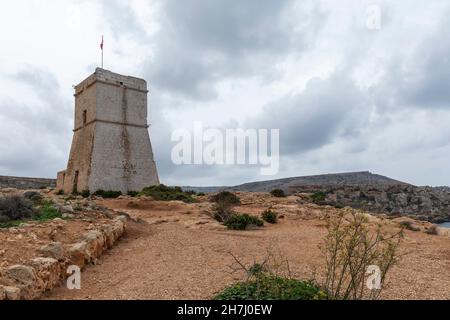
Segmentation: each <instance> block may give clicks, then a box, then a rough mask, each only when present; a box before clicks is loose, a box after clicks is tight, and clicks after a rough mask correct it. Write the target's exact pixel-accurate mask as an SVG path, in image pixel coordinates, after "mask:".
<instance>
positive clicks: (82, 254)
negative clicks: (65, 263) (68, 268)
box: [68, 242, 89, 269]
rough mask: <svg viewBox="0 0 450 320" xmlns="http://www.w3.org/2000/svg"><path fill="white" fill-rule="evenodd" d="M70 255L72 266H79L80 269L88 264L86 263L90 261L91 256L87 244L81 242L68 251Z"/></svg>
mask: <svg viewBox="0 0 450 320" xmlns="http://www.w3.org/2000/svg"><path fill="white" fill-rule="evenodd" d="M68 255H69V259H70V264H71V265H75V266H78V267H79V268H80V269H83V267H84V266H85V264H86V261H87V260H89V254H88V252H87V243H86V242H79V243H75V244H73V245H72V246H70V247H69V249H68Z"/></svg>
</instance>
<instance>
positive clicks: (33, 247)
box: [0, 189, 126, 300]
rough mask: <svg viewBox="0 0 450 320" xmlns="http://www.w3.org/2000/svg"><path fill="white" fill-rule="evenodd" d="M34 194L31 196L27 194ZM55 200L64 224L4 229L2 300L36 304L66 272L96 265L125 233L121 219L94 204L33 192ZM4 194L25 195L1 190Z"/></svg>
mask: <svg viewBox="0 0 450 320" xmlns="http://www.w3.org/2000/svg"><path fill="white" fill-rule="evenodd" d="M28 192H30V191H28ZM32 192H33V193H39V194H41V195H42V196H43V197H44V199H46V200H52V201H54V203H55V205H54V206H55V207H56V208H58V209H59V211H60V212H61V213H62V215H61V216H62V218H56V219H54V220H50V221H26V222H24V223H22V224H21V225H19V226H18V227H13V228H4V229H1V228H0V300H3V299H5V298H6V299H8V300H16V299H35V298H39V297H40V296H41V294H42V293H43V292H45V291H47V290H50V289H52V288H53V287H54V286H56V285H59V283H60V281H62V280H63V278H64V277H65V275H66V267H68V266H69V265H77V266H79V267H80V268H83V267H84V266H85V265H87V264H91V263H96V262H97V259H98V258H99V257H100V255H101V254H102V253H103V251H104V250H106V249H107V248H110V247H112V245H113V244H114V243H115V242H116V240H118V238H119V237H120V236H121V235H122V233H123V227H124V220H126V219H125V218H126V217H122V218H121V219H119V220H120V221H119V220H118V218H119V217H120V214H118V213H116V212H114V211H112V210H110V209H107V208H104V207H101V206H98V205H97V204H96V203H95V202H93V201H90V200H86V199H82V198H70V199H67V198H65V197H60V196H56V195H54V194H53V193H51V192H50V191H42V190H39V191H32ZM4 193H14V194H16V193H18V194H20V193H23V192H18V191H17V190H11V189H3V190H2V194H4Z"/></svg>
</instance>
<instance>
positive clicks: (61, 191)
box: [56, 190, 64, 196]
mask: <svg viewBox="0 0 450 320" xmlns="http://www.w3.org/2000/svg"><path fill="white" fill-rule="evenodd" d="M56 195H57V196H63V195H64V190H58V191H57V192H56Z"/></svg>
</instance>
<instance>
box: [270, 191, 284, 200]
mask: <svg viewBox="0 0 450 320" xmlns="http://www.w3.org/2000/svg"><path fill="white" fill-rule="evenodd" d="M270 194H271V195H272V196H273V197H276V198H285V197H286V194H285V193H284V191H283V190H281V189H275V190H272V191H271V192H270Z"/></svg>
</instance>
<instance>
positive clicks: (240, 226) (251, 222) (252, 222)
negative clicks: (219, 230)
mask: <svg viewBox="0 0 450 320" xmlns="http://www.w3.org/2000/svg"><path fill="white" fill-rule="evenodd" d="M225 226H227V228H228V229H230V230H247V229H248V228H250V227H252V226H253V227H262V226H264V221H262V220H261V219H259V218H257V217H253V216H250V215H248V214H233V215H231V216H230V217H229V218H228V219H227V220H226V221H225Z"/></svg>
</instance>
